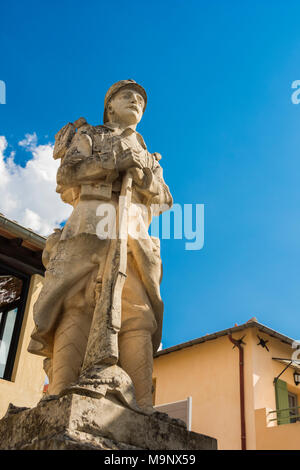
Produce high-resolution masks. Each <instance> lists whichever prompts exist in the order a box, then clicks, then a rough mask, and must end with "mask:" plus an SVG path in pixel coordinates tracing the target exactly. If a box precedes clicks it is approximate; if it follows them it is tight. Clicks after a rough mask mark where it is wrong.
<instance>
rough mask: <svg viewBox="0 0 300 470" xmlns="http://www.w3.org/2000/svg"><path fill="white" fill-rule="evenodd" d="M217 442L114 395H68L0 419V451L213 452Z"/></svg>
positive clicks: (17, 410) (15, 411)
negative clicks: (122, 401) (124, 401)
mask: <svg viewBox="0 0 300 470" xmlns="http://www.w3.org/2000/svg"><path fill="white" fill-rule="evenodd" d="M216 448H217V441H216V439H213V438H211V437H208V436H204V435H202V434H197V433H194V432H190V431H187V430H186V429H185V428H184V427H183V426H182V425H180V423H179V422H178V421H177V420H174V419H171V418H170V417H168V416H167V415H165V414H163V413H159V412H156V413H154V414H152V415H146V414H144V413H142V412H137V411H133V410H131V409H129V408H126V407H124V406H123V405H122V404H120V403H119V402H118V401H117V400H116V399H115V398H114V397H103V398H100V399H99V398H93V397H90V396H83V395H79V394H77V393H71V394H68V395H65V396H62V397H60V398H55V399H51V400H42V401H41V402H40V403H39V404H38V405H37V406H36V407H35V408H32V409H25V410H24V409H17V408H12V409H11V410H10V411H9V412H8V413H7V414H6V415H5V417H4V418H2V419H1V420H0V449H22V450H29V449H30V450H32V449H34V450H63V449H70V450H72V449H73V450H81V449H87V450H88V449H90V450H148V449H149V450H213V449H216Z"/></svg>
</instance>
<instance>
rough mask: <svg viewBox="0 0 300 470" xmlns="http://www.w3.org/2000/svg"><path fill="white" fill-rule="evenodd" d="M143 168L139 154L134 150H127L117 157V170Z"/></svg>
mask: <svg viewBox="0 0 300 470" xmlns="http://www.w3.org/2000/svg"><path fill="white" fill-rule="evenodd" d="M133 167H135V168H142V164H141V161H140V157H139V154H138V153H137V152H135V151H134V150H132V149H130V148H129V149H126V150H125V151H124V152H123V153H121V154H120V155H118V157H117V169H118V170H119V171H126V170H128V169H129V168H133Z"/></svg>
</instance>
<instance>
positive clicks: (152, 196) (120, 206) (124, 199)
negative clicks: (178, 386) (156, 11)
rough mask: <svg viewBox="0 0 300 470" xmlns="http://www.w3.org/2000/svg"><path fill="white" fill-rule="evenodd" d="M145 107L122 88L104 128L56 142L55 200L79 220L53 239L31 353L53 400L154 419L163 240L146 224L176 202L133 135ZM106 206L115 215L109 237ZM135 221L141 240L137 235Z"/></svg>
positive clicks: (79, 126)
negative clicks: (109, 404)
mask: <svg viewBox="0 0 300 470" xmlns="http://www.w3.org/2000/svg"><path fill="white" fill-rule="evenodd" d="M146 104H147V95H146V92H145V90H144V89H143V88H142V87H141V86H140V85H138V84H137V83H136V82H135V81H133V80H122V81H119V82H117V83H115V84H114V85H112V86H111V88H110V89H109V90H108V92H107V93H106V96H105V101H104V124H103V125H98V126H92V125H90V124H88V123H87V122H86V120H85V119H84V118H80V119H78V120H77V121H76V122H75V123H69V124H67V125H66V126H64V127H63V128H62V129H61V130H60V131H59V132H58V134H57V135H56V137H55V147H54V154H53V156H54V158H55V159H61V164H60V167H59V169H58V172H57V192H58V193H60V195H61V198H62V200H63V201H64V202H66V203H68V204H71V205H72V206H73V212H72V214H71V216H70V217H69V219H68V221H67V222H66V224H65V226H64V227H63V229H56V230H55V232H54V233H53V234H52V235H51V236H49V238H48V239H47V243H46V247H45V250H44V253H43V262H44V265H45V267H46V273H45V282H44V286H43V289H42V291H41V294H40V296H39V298H38V300H37V302H36V304H35V309H34V320H35V325H36V326H35V329H34V331H33V333H32V339H31V342H30V345H29V348H28V350H29V351H30V352H31V353H34V354H38V355H42V356H44V357H45V358H46V359H45V361H44V367H45V370H46V373H47V375H48V377H49V388H48V391H49V394H50V395H61V394H64V393H67V392H68V390H70V389H72V390H79V389H81V390H85V391H87V392H88V393H90V394H91V395H92V396H104V395H113V396H114V399H116V398H117V399H119V400H121V401H122V402H123V403H125V404H126V405H127V406H129V407H131V408H137V409H139V410H141V409H142V410H143V411H145V412H147V413H151V410H152V411H153V408H152V365H153V353H155V352H156V351H157V349H158V347H159V344H160V341H161V329H162V316H163V303H162V300H161V297H160V282H161V276H162V270H161V259H160V245H159V239H157V238H154V237H150V235H149V234H148V226H149V224H150V223H151V218H152V216H153V214H154V215H159V213H161V212H162V211H163V210H167V209H168V208H170V207H171V206H172V197H171V194H170V191H169V188H168V186H167V185H166V184H165V182H164V179H163V173H162V168H161V166H160V164H159V160H160V158H161V157H160V155H159V154H157V153H153V154H151V153H149V152H148V150H147V147H146V144H145V142H144V140H143V137H142V136H141V135H140V134H139V133H138V132H137V131H136V126H137V124H138V123H139V122H140V120H141V118H142V116H143V113H144V111H145V108H146ZM132 207H135V212H132V211H131V208H132ZM109 208H112V209H114V211H115V214H116V216H115V217H114V218H113V219H112V224H110V219H109V220H108V219H107V220H108V224H107V225H109V226H110V229H109V230H107V232H106V233H107V235H105V233H103V230H102V231H101V230H100V232H101V233H99V221H101V220H102V221H103V220H106V219H105V214H107V211H109ZM144 208H146V210H144ZM153 208H156V213H155V211H154V209H153ZM157 208H158V209H157ZM137 221H138V224H139V225H140V232H139V234H140V236H136V235H135V234H134V233H131V231H130V224H131V223H134V224H135V226H136V223H137ZM142 227H144V230H142ZM122 234H123V235H122ZM141 234H142V235H141Z"/></svg>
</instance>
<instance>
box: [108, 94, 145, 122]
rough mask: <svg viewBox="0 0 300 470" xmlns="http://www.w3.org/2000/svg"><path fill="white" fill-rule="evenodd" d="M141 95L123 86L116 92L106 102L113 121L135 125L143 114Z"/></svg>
mask: <svg viewBox="0 0 300 470" xmlns="http://www.w3.org/2000/svg"><path fill="white" fill-rule="evenodd" d="M144 104H145V103H144V98H143V96H142V95H141V94H140V93H139V92H138V91H136V90H135V89H131V88H124V89H123V90H120V91H118V92H117V93H116V95H115V96H114V97H113V98H112V99H111V101H110V102H109V104H108V111H109V113H110V115H111V116H112V119H113V120H114V122H120V123H122V124H125V125H128V126H130V125H136V124H138V123H139V122H140V120H141V119H142V116H143V109H144Z"/></svg>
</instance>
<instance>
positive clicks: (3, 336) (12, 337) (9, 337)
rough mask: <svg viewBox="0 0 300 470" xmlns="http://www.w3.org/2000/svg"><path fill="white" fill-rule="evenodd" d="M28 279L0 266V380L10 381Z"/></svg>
mask: <svg viewBox="0 0 300 470" xmlns="http://www.w3.org/2000/svg"><path fill="white" fill-rule="evenodd" d="M29 279H30V278H29V276H26V275H24V274H22V273H18V272H16V271H13V270H11V268H8V267H6V266H3V265H1V264H0V379H5V380H11V376H12V371H13V366H14V361H15V356H16V352H17V347H18V341H19V336H20V331H21V326H22V321H23V315H24V309H25V304H26V298H27V292H28V285H29Z"/></svg>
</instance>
